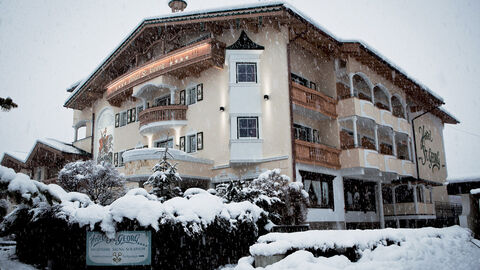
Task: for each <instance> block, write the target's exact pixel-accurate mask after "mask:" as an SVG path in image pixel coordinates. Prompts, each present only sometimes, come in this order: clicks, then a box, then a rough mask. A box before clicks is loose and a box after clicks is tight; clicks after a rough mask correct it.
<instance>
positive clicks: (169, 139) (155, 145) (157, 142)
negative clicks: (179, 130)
mask: <svg viewBox="0 0 480 270" xmlns="http://www.w3.org/2000/svg"><path fill="white" fill-rule="evenodd" d="M169 142H171V143H172V145H171V146H170V145H169V146H168V148H170V149H172V148H173V146H174V143H173V137H170V138H167V139H164V140H156V141H154V142H153V145H154V147H155V148H165V146H163V147H159V146H158V144H160V143H167V144H168V143H169Z"/></svg>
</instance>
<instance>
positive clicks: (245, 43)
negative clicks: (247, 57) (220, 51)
mask: <svg viewBox="0 0 480 270" xmlns="http://www.w3.org/2000/svg"><path fill="white" fill-rule="evenodd" d="M264 49H265V47H264V46H261V45H258V44H257V43H255V42H253V41H252V40H251V39H250V38H249V37H248V35H247V33H245V31H243V30H242V33H241V34H240V37H239V38H238V39H237V41H235V43H233V44H232V45H230V46H228V47H227V50H264Z"/></svg>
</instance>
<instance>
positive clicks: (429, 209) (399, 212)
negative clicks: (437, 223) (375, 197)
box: [383, 202, 435, 216]
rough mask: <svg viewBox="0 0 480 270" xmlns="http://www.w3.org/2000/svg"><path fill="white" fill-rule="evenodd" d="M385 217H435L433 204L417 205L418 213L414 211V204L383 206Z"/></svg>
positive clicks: (420, 203) (419, 203)
mask: <svg viewBox="0 0 480 270" xmlns="http://www.w3.org/2000/svg"><path fill="white" fill-rule="evenodd" d="M383 209H384V213H385V216H405V215H435V209H434V206H433V203H423V202H418V203H417V209H418V211H415V203H413V202H409V203H396V204H384V205H383Z"/></svg>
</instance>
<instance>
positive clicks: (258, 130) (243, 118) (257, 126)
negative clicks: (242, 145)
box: [237, 116, 260, 140]
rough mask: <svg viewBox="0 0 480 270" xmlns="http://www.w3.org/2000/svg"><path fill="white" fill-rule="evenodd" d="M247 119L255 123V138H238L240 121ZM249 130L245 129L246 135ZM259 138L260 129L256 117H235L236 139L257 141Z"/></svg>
mask: <svg viewBox="0 0 480 270" xmlns="http://www.w3.org/2000/svg"><path fill="white" fill-rule="evenodd" d="M249 119H255V121H256V123H255V124H256V125H255V133H256V137H253V136H245V137H242V136H240V121H241V120H249ZM247 126H248V122H247ZM249 129H250V128H248V127H247V134H248V133H249V132H248V130H249ZM259 138H260V128H259V123H258V116H239V117H237V139H248V140H251V139H259Z"/></svg>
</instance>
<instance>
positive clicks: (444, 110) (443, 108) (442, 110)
mask: <svg viewBox="0 0 480 270" xmlns="http://www.w3.org/2000/svg"><path fill="white" fill-rule="evenodd" d="M438 110H440V111H441V112H442V113H444V114H446V115H447V116H449V117H450V118H452V120H453V122H457V123H460V120H458V118H456V117H455V116H454V115H453V114H451V113H450V112H449V111H447V109H445V107H443V106H442V107H439V108H438Z"/></svg>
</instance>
